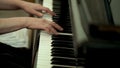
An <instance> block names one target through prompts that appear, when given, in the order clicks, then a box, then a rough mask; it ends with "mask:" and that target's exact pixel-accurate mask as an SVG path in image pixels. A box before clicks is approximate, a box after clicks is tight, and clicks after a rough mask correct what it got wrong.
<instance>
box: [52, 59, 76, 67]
mask: <svg viewBox="0 0 120 68" xmlns="http://www.w3.org/2000/svg"><path fill="white" fill-rule="evenodd" d="M51 61H52V63H51V64H58V65H70V66H76V60H75V59H67V58H55V57H54V58H52V59H51Z"/></svg>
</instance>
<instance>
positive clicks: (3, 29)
mask: <svg viewBox="0 0 120 68" xmlns="http://www.w3.org/2000/svg"><path fill="white" fill-rule="evenodd" d="M23 21H24V19H23V18H20V17H19V18H1V19H0V34H4V33H9V32H13V31H16V30H19V29H22V28H25V22H23Z"/></svg>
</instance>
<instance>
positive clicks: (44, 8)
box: [42, 7, 56, 15]
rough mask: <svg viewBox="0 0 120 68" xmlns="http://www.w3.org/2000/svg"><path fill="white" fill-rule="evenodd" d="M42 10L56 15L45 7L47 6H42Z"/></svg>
mask: <svg viewBox="0 0 120 68" xmlns="http://www.w3.org/2000/svg"><path fill="white" fill-rule="evenodd" d="M42 10H43V11H45V12H47V13H49V14H51V15H56V14H55V13H54V12H53V11H51V10H50V9H49V8H47V7H43V8H42Z"/></svg>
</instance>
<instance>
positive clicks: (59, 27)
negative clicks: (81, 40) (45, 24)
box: [51, 22, 63, 31]
mask: <svg viewBox="0 0 120 68" xmlns="http://www.w3.org/2000/svg"><path fill="white" fill-rule="evenodd" d="M51 25H52V26H53V27H54V28H56V29H58V30H60V31H63V28H62V27H61V26H59V25H58V24H56V23H54V22H52V23H51Z"/></svg>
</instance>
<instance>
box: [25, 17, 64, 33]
mask: <svg viewBox="0 0 120 68" xmlns="http://www.w3.org/2000/svg"><path fill="white" fill-rule="evenodd" d="M25 20H26V27H27V28H29V29H42V30H44V31H46V32H47V33H49V34H55V35H57V34H58V32H57V30H59V31H62V30H63V28H62V27H61V26H59V25H58V24H56V23H55V22H53V21H48V20H46V19H43V18H39V19H38V18H32V17H26V18H25Z"/></svg>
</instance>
